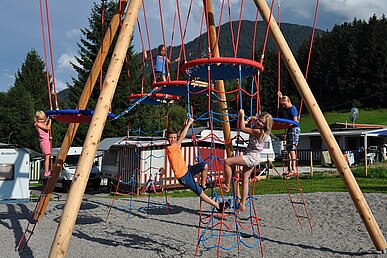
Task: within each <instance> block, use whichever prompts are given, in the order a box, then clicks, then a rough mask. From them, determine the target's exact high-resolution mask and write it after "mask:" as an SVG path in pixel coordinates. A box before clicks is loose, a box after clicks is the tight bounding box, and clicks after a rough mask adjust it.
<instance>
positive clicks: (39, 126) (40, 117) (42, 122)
mask: <svg viewBox="0 0 387 258" xmlns="http://www.w3.org/2000/svg"><path fill="white" fill-rule="evenodd" d="M34 126H35V127H36V130H37V131H38V137H39V144H40V149H41V151H42V154H43V155H44V175H43V176H44V177H48V176H51V174H50V170H49V169H50V158H51V146H50V130H51V119H50V118H48V117H46V114H45V113H44V112H43V111H41V110H39V111H36V113H35V123H34Z"/></svg>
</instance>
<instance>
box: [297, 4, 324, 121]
mask: <svg viewBox="0 0 387 258" xmlns="http://www.w3.org/2000/svg"><path fill="white" fill-rule="evenodd" d="M319 2H320V0H316V9H315V12H314V19H313V29H312V36H311V39H310V45H309V53H308V62H307V65H306V71H305V80H306V79H307V78H308V72H309V65H310V57H311V55H312V47H313V41H314V33H315V31H316V22H317V13H318V6H319ZM303 102H304V100H303V99H301V103H300V110H299V112H298V121H300V116H301V110H302V104H303Z"/></svg>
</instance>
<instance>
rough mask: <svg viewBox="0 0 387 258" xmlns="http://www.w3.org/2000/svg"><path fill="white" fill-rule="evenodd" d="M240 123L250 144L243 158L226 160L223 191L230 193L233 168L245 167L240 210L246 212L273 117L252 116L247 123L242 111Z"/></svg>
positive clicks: (242, 176)
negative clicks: (252, 178) (253, 180)
mask: <svg viewBox="0 0 387 258" xmlns="http://www.w3.org/2000/svg"><path fill="white" fill-rule="evenodd" d="M239 122H240V130H241V131H242V132H244V133H247V134H249V143H248V145H247V148H246V150H245V152H244V153H243V155H242V156H235V157H230V158H227V159H226V160H225V162H224V173H225V178H224V183H223V185H222V187H223V190H225V191H226V192H229V191H230V183H231V177H232V168H231V166H234V165H239V166H243V171H242V175H241V180H242V196H241V200H240V203H239V210H240V211H245V210H246V201H247V195H248V192H249V182H250V175H251V172H252V171H253V169H254V167H256V166H258V165H259V163H260V162H261V152H262V150H263V147H264V144H265V138H266V136H267V135H270V132H271V128H272V126H273V117H272V116H271V115H270V114H269V113H267V112H263V113H261V114H257V115H256V116H251V117H250V118H249V119H248V120H247V121H245V111H244V110H243V109H240V110H239ZM249 122H251V128H250V127H246V125H247V124H248V123H249Z"/></svg>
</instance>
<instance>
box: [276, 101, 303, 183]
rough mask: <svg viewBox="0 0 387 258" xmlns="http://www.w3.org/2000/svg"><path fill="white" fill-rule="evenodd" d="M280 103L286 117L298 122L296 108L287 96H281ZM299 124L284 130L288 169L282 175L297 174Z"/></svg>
mask: <svg viewBox="0 0 387 258" xmlns="http://www.w3.org/2000/svg"><path fill="white" fill-rule="evenodd" d="M280 103H281V105H282V106H283V107H284V108H285V111H286V119H289V120H292V121H296V122H299V119H298V110H297V108H296V107H295V106H294V105H292V102H291V101H290V98H289V97H288V96H281V101H280ZM300 132H301V130H300V125H299V124H297V125H296V126H293V127H291V128H288V129H287V130H286V150H287V152H288V157H289V163H288V171H287V172H285V173H284V176H287V177H291V176H295V175H297V154H296V150H297V145H298V139H299V138H300Z"/></svg>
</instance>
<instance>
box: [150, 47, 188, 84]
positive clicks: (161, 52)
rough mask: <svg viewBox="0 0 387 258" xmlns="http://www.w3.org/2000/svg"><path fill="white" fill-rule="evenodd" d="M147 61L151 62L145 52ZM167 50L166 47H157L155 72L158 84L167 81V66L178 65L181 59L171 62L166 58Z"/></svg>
mask: <svg viewBox="0 0 387 258" xmlns="http://www.w3.org/2000/svg"><path fill="white" fill-rule="evenodd" d="M143 53H144V58H145V60H149V57H148V55H147V52H146V51H145V50H143ZM165 53H166V50H165V47H164V45H160V46H158V47H157V55H156V57H155V58H154V72H155V76H156V82H160V81H167V77H166V73H167V72H166V66H167V65H168V64H173V63H176V62H178V61H179V60H180V58H176V59H175V60H174V61H170V60H169V59H168V57H166V56H165Z"/></svg>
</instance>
